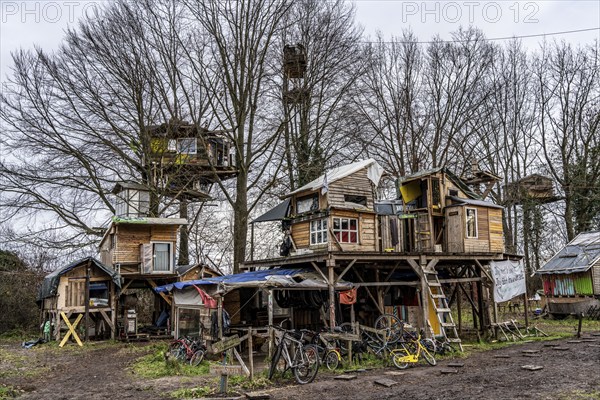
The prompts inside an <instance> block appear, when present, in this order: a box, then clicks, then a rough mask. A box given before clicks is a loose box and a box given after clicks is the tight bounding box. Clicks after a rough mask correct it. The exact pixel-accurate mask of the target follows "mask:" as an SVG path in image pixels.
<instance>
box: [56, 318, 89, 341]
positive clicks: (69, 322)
mask: <svg viewBox="0 0 600 400" xmlns="http://www.w3.org/2000/svg"><path fill="white" fill-rule="evenodd" d="M60 316H61V317H62V319H63V320H64V321H65V323H66V324H67V327H68V328H69V332H67V334H66V335H65V337H64V338H63V340H62V341H61V342H60V344H59V345H58V347H63V346H64V345H65V343H67V340H69V336H71V335H73V338H74V339H75V341H76V342H77V344H78V345H80V346H82V347H83V343H81V340H80V339H79V335H77V332H76V331H75V328H77V325H79V322H80V321H81V318H83V314H79V315H78V316H77V319H75V322H73V325H71V321H69V318H68V317H67V314H65V313H64V312H63V311H61V312H60Z"/></svg>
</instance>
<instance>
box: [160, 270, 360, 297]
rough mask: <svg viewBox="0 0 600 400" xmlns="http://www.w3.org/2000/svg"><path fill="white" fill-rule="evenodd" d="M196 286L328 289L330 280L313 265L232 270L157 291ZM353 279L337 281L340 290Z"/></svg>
mask: <svg viewBox="0 0 600 400" xmlns="http://www.w3.org/2000/svg"><path fill="white" fill-rule="evenodd" d="M192 286H204V287H206V289H207V290H208V291H210V292H212V293H220V294H224V293H227V292H230V291H232V290H235V289H240V288H264V289H273V288H279V289H306V290H325V289H327V288H328V286H327V282H326V281H325V280H324V279H323V277H322V276H321V274H319V273H318V272H316V271H315V270H314V269H311V268H273V269H264V270H259V271H252V272H245V273H240V274H231V275H225V276H219V277H215V278H206V279H198V280H192V281H184V282H175V283H170V284H168V285H163V286H158V287H157V288H155V289H154V290H155V291H156V292H157V293H166V292H172V291H173V290H176V289H178V290H183V289H186V288H188V287H192ZM352 286H353V285H352V283H350V282H345V281H340V282H337V283H336V285H335V289H336V290H349V289H351V288H352Z"/></svg>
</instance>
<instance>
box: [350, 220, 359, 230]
mask: <svg viewBox="0 0 600 400" xmlns="http://www.w3.org/2000/svg"><path fill="white" fill-rule="evenodd" d="M357 222H358V221H357V220H355V219H351V220H350V229H351V230H353V231H355V230H356V225H357Z"/></svg>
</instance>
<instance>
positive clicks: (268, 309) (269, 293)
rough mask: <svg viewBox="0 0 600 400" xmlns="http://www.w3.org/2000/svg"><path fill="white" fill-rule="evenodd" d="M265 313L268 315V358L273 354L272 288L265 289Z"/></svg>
mask: <svg viewBox="0 0 600 400" xmlns="http://www.w3.org/2000/svg"><path fill="white" fill-rule="evenodd" d="M267 293H268V296H267V313H268V317H269V359H270V358H271V357H272V356H273V345H274V342H275V335H274V333H275V332H274V330H273V290H272V289H268V290H267Z"/></svg>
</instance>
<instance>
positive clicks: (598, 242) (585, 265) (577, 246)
mask: <svg viewBox="0 0 600 400" xmlns="http://www.w3.org/2000/svg"><path fill="white" fill-rule="evenodd" d="M597 262H600V231H594V232H583V233H580V234H579V235H577V237H575V239H573V240H572V241H570V242H569V243H567V245H566V246H565V247H563V248H562V249H561V250H560V251H559V252H558V253H556V254H555V255H554V257H552V258H551V259H550V261H548V262H547V263H546V264H544V265H543V266H542V268H540V269H539V270H537V271H536V274H575V273H578V272H585V271H587V270H589V269H590V268H591V267H592V266H593V265H594V264H596V263H597Z"/></svg>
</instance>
